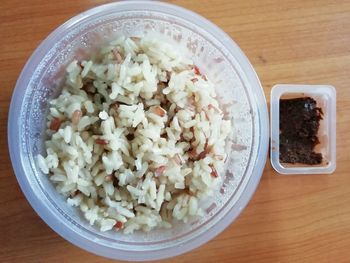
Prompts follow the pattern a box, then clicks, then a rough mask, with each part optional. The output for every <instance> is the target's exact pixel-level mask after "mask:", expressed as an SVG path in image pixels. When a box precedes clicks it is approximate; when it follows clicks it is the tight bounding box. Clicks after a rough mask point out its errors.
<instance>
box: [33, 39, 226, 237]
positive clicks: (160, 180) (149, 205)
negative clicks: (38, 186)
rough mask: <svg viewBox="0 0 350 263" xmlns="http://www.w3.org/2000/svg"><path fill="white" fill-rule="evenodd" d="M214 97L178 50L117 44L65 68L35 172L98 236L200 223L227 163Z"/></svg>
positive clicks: (145, 42) (158, 44) (141, 42)
mask: <svg viewBox="0 0 350 263" xmlns="http://www.w3.org/2000/svg"><path fill="white" fill-rule="evenodd" d="M215 97H216V94H215V89H214V85H213V83H211V82H210V81H209V80H207V78H206V77H205V76H204V75H202V74H201V73H200V72H199V70H198V68H197V67H196V66H194V65H193V62H192V61H191V60H189V59H187V58H185V57H183V56H182V55H181V54H180V52H179V51H177V50H176V47H174V46H173V45H171V44H169V43H165V42H163V41H159V40H157V39H154V38H149V37H144V38H124V37H121V38H119V39H117V40H115V41H113V42H111V43H110V45H109V46H107V47H104V48H103V49H102V51H101V59H99V60H96V61H91V60H89V61H81V62H78V61H76V60H75V61H72V62H71V63H70V64H69V65H68V67H67V77H66V83H65V85H64V87H63V90H62V93H61V94H60V95H59V96H58V97H57V98H56V99H54V100H52V101H50V111H49V114H48V116H47V127H48V129H47V135H48V136H49V140H47V141H46V142H45V147H46V157H43V156H42V155H38V157H37V162H38V165H39V167H40V169H41V171H42V172H43V173H45V174H48V175H49V178H50V180H51V181H52V182H53V183H54V184H55V185H56V189H57V191H58V192H59V193H61V194H63V195H64V196H65V197H66V198H67V203H68V204H69V205H71V206H76V207H79V208H80V210H81V211H82V213H83V214H84V217H85V218H86V220H88V221H89V223H90V224H91V225H97V226H98V227H99V228H100V230H101V231H108V230H111V229H114V230H117V231H118V230H121V229H122V230H123V232H124V233H126V234H127V233H132V232H133V231H135V230H143V231H149V230H151V229H153V228H155V227H171V222H172V220H174V219H175V220H182V221H183V222H187V221H188V219H189V218H190V217H192V216H201V215H203V211H202V209H201V208H200V205H199V202H200V200H202V199H205V198H207V197H208V196H210V195H212V194H213V193H214V191H216V190H217V187H216V186H217V184H218V182H219V181H220V176H218V175H219V174H221V173H222V168H223V162H224V160H225V159H226V154H225V152H224V149H225V147H224V145H225V139H226V137H227V135H228V133H229V132H230V129H231V122H230V121H229V120H224V119H223V114H222V112H221V110H220V109H219V105H218V101H217V100H216V99H215Z"/></svg>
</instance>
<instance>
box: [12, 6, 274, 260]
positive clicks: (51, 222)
mask: <svg viewBox="0 0 350 263" xmlns="http://www.w3.org/2000/svg"><path fill="white" fill-rule="evenodd" d="M121 6H124V8H126V7H129V10H144V11H151V12H152V11H158V12H164V11H166V13H167V14H171V15H174V16H178V17H180V18H182V19H185V20H186V21H188V22H190V23H191V24H194V25H195V26H199V27H201V28H205V31H207V32H208V33H209V34H211V35H215V36H216V37H217V39H218V41H219V42H221V44H222V45H224V46H225V47H226V48H227V49H228V50H229V51H230V53H234V54H235V57H236V58H237V61H238V62H239V64H240V66H241V68H242V69H243V71H244V73H245V75H246V77H247V79H248V80H249V83H250V84H251V86H255V87H257V89H256V92H255V93H254V96H255V103H256V104H257V109H258V113H259V116H256V120H258V121H259V127H260V129H259V131H260V134H258V136H259V137H260V138H259V140H260V142H259V144H258V149H257V152H258V153H259V154H258V156H259V158H257V159H256V160H255V162H254V163H253V164H254V168H253V170H252V174H254V176H251V177H250V178H249V180H248V182H247V184H246V187H245V189H244V191H245V192H248V193H249V194H248V195H243V194H242V195H241V196H240V197H239V199H238V200H237V202H236V204H235V207H236V209H231V210H230V211H229V212H228V213H226V214H225V215H224V217H222V218H221V220H220V221H219V222H221V223H220V224H218V223H216V224H215V225H214V226H213V227H212V228H211V229H210V231H207V232H204V233H203V234H202V235H199V236H197V237H194V238H193V239H191V241H196V242H187V243H185V244H182V245H181V246H174V247H170V248H165V249H159V250H153V251H138V252H135V251H134V252H133V253H130V251H126V250H119V249H115V248H111V247H106V246H104V245H102V244H99V243H96V242H94V241H93V240H90V239H87V238H86V237H84V236H82V235H80V234H79V235H77V233H76V232H75V231H73V230H72V229H70V228H67V227H66V225H64V224H62V223H60V222H58V221H57V220H56V217H55V215H54V214H53V213H52V212H51V211H50V209H48V207H47V206H46V205H45V204H44V203H43V202H41V200H39V198H38V197H37V196H36V195H35V193H34V191H33V189H32V188H31V185H30V182H29V181H28V180H27V179H26V177H25V176H22V175H24V174H25V169H24V167H23V166H22V165H20V164H22V161H21V156H20V154H19V152H20V151H19V149H20V145H19V144H13V143H11V142H16V141H17V140H18V138H19V131H20V127H19V123H18V122H17V121H16V120H18V118H17V117H18V116H20V111H21V105H22V101H23V98H24V92H23V91H24V90H25V89H26V88H27V86H28V84H29V80H30V79H29V78H28V79H26V78H25V77H24V75H25V74H30V75H32V73H34V71H35V69H36V65H38V64H39V63H40V61H41V59H42V56H43V55H44V54H46V53H47V51H48V50H50V49H51V47H52V44H51V43H52V42H53V41H55V39H58V36H59V35H60V34H62V33H63V32H65V30H67V29H69V28H70V27H72V26H74V25H77V24H79V23H80V22H81V21H82V20H84V19H86V18H88V17H91V16H93V15H97V14H98V13H101V12H102V13H103V12H104V11H106V10H108V9H110V8H116V7H121ZM137 6H142V8H139V7H137ZM136 7H137V8H136ZM179 14H180V15H179ZM263 119H264V120H266V121H265V122H264V123H263ZM268 123H269V116H268V112H267V104H266V99H265V96H264V93H263V90H262V87H261V84H260V81H259V79H258V76H257V74H256V72H255V70H254V69H253V67H252V65H251V64H250V62H249V60H248V58H247V57H246V56H245V54H244V53H243V52H242V50H241V49H240V48H239V46H238V45H237V44H236V43H235V42H234V41H233V40H232V39H231V38H230V37H229V36H228V35H227V34H226V33H225V32H223V31H222V30H221V29H220V28H219V27H217V26H216V25H215V24H213V23H212V22H210V21H209V20H207V19H206V18H203V17H202V16H200V15H198V14H196V13H194V12H193V11H190V10H187V9H185V8H182V7H179V6H176V5H172V4H168V3H163V2H157V1H125V2H116V3H109V4H104V5H100V6H97V7H94V8H92V9H89V10H87V11H84V12H82V13H80V14H78V15H76V16H74V17H73V18H71V19H69V20H68V21H66V22H65V23H63V24H62V25H61V26H59V27H58V28H56V29H55V30H54V31H52V32H51V33H50V34H49V36H48V37H47V38H45V39H44V40H43V41H42V42H41V44H40V45H39V46H38V47H37V48H36V50H35V51H34V52H33V54H32V55H31V57H30V58H29V59H28V61H27V62H26V64H25V66H24V68H23V70H22V72H21V74H20V76H19V78H18V80H17V82H16V87H15V89H14V91H13V95H12V99H11V103H10V110H9V115H8V147H9V151H10V157H11V162H12V165H13V169H14V172H15V175H16V177H17V181H18V182H19V185H20V187H21V189H22V192H23V193H24V195H25V196H26V198H27V200H28V201H29V203H30V204H31V206H32V207H33V208H34V210H35V211H36V213H37V214H38V215H39V216H40V217H41V218H42V219H43V220H44V221H45V222H46V224H47V225H48V226H50V227H51V228H52V229H53V230H54V231H55V232H56V233H58V234H59V235H60V236H62V237H63V238H64V239H66V240H68V241H70V242H71V243H73V244H75V245H76V246H78V247H80V248H82V249H84V250H87V251H89V252H91V253H95V254H98V255H100V256H104V257H108V258H112V259H122V260H136V261H142V260H155V259H163V258H168V257H172V256H176V255H180V254H183V253H185V252H188V251H190V250H192V249H194V248H197V247H199V246H201V245H202V244H204V243H206V242H208V241H209V240H211V239H213V238H214V237H215V236H217V235H218V234H219V233H221V232H222V231H223V230H224V229H226V228H227V227H228V225H229V224H231V223H232V222H233V221H234V220H235V218H236V217H237V216H238V215H239V214H240V212H241V211H242V210H243V209H244V207H245V206H246V205H247V204H248V202H249V200H250V199H251V197H252V196H253V194H254V192H255V190H256V187H257V185H258V183H259V181H260V178H261V175H262V172H263V168H264V166H265V163H266V159H267V152H268V140H269V130H268V127H269V125H268ZM262 127H267V129H265V130H264V129H263V128H262ZM237 207H238V209H237Z"/></svg>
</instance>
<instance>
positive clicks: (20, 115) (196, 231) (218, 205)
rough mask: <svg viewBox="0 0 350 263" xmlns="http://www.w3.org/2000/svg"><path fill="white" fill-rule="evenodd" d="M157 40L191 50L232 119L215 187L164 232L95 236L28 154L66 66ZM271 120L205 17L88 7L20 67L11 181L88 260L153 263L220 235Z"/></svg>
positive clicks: (257, 172)
mask: <svg viewBox="0 0 350 263" xmlns="http://www.w3.org/2000/svg"><path fill="white" fill-rule="evenodd" d="M150 33H156V34H160V35H162V36H163V37H166V38H168V39H169V41H170V39H172V41H174V42H175V43H177V44H178V46H179V47H184V48H185V49H187V51H189V53H190V56H191V57H192V58H193V60H194V61H195V63H196V64H197V65H198V66H199V67H200V69H201V70H202V71H203V72H204V73H205V74H207V75H208V77H209V78H210V79H211V80H212V81H214V82H215V83H216V84H217V93H218V95H219V100H220V101H221V104H222V105H226V110H229V111H231V112H232V114H233V116H234V117H233V121H234V131H233V133H232V135H231V138H230V140H228V141H227V151H228V152H229V158H228V160H227V161H226V163H225V173H224V174H221V175H220V176H221V177H222V179H223V180H222V185H221V186H220V189H219V190H218V191H217V193H216V194H215V196H213V197H212V198H211V199H210V202H207V203H205V204H203V206H204V208H205V211H206V214H205V216H204V217H203V218H201V219H196V220H192V221H191V222H190V223H188V224H180V223H177V224H176V223H175V224H174V227H173V228H172V229H170V230H164V229H159V230H155V231H152V232H150V233H146V234H145V233H141V232H137V233H135V234H132V235H123V234H121V233H117V232H115V231H109V232H107V233H106V232H104V233H102V232H100V231H99V230H98V229H97V228H95V227H93V226H90V225H89V224H88V223H87V222H86V221H85V220H84V219H83V218H82V216H81V214H80V213H79V211H78V210H77V209H75V208H72V207H69V206H68V205H67V204H66V202H65V200H64V198H63V197H62V196H61V195H59V194H58V193H57V192H56V191H55V188H54V186H53V184H51V182H49V180H48V178H47V176H45V175H43V174H42V173H41V172H40V170H39V169H38V166H37V163H36V159H35V156H36V155H37V154H38V153H41V152H43V150H44V149H43V140H44V138H43V134H44V129H45V115H46V114H47V110H48V107H47V102H48V100H49V99H51V98H53V97H54V96H56V95H57V94H58V92H59V91H60V86H61V85H60V84H61V83H62V79H63V76H64V72H65V66H66V65H67V64H68V63H69V62H70V61H71V60H72V59H73V58H77V59H81V58H84V57H87V56H89V54H91V52H95V51H96V50H98V48H99V47H100V46H101V45H103V44H104V43H106V42H108V41H109V40H110V39H113V38H115V37H116V36H118V35H127V36H142V35H144V34H150ZM268 129H269V121H268V114H267V107H266V101H265V98H264V95H263V92H262V88H261V86H260V82H259V80H258V78H257V76H256V74H255V71H254V69H253V68H252V66H251V65H250V63H249V61H248V59H247V58H246V57H245V55H244V54H243V52H242V51H241V50H240V49H239V47H238V46H237V45H236V44H235V43H234V42H233V41H232V40H231V38H230V37H229V36H227V35H226V34H225V33H224V32H223V31H221V30H220V29H219V28H218V27H216V26H215V25H214V24H212V23H211V22H209V21H208V20H206V19H204V18H203V17H201V16H199V15H197V14H195V13H193V12H191V11H188V10H185V9H183V8H180V7H176V6H173V5H170V4H165V3H159V2H153V1H150V2H147V1H145V2H139V1H131V2H119V3H112V4H107V5H103V6H100V7H97V8H93V9H91V10H89V11H87V12H84V13H81V14H80V15H78V16H76V17H74V18H72V19H70V20H69V21H68V22H66V23H64V24H63V25H62V26H60V27H59V28H57V29H56V30H55V31H54V32H53V33H51V34H50V35H49V36H48V37H47V38H46V39H45V40H44V41H43V42H42V43H41V44H40V46H39V47H38V48H37V49H36V50H35V52H34V53H33V55H32V56H31V58H30V59H29V61H28V62H27V64H26V65H25V67H24V69H23V71H22V73H21V75H20V77H19V79H18V81H17V84H16V88H15V90H14V93H13V97H12V101H11V107H10V113H9V122H8V141H9V148H10V154H11V161H12V165H13V168H14V170H15V174H16V177H17V180H18V182H19V184H20V186H21V188H22V191H23V192H24V194H25V196H26V198H27V199H28V201H29V202H30V204H31V205H32V207H33V208H34V209H35V211H36V212H37V213H38V214H39V215H40V217H41V218H42V219H43V220H44V221H45V222H46V223H47V224H48V225H49V226H50V227H51V228H52V229H54V230H55V231H56V232H57V233H58V234H60V235H61V236H62V237H64V238H65V239H67V240H69V241H70V242H72V243H73V244H75V245H77V246H79V247H81V248H83V249H86V250H88V251H90V252H92V253H95V254H98V255H101V256H105V257H109V258H114V259H123V260H152V259H161V258H166V257H171V256H175V255H179V254H182V253H185V252H187V251H189V250H191V249H193V248H195V247H198V246H200V245H201V244H203V243H205V242H207V241H208V240H210V239H212V238H213V237H214V236H216V235H217V234H218V233H220V232H221V231H223V230H224V229H225V228H226V227H227V226H228V225H229V224H230V223H231V222H232V221H233V220H234V219H235V218H236V217H237V216H238V215H239V213H240V212H241V211H242V209H243V208H244V207H245V205H246V204H247V203H248V201H249V199H250V198H251V196H252V195H253V193H254V191H255V189H256V186H257V184H258V183H259V180H260V177H261V174H262V171H263V169H264V166H265V162H266V156H267V147H268Z"/></svg>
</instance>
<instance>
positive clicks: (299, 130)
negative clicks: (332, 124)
mask: <svg viewBox="0 0 350 263" xmlns="http://www.w3.org/2000/svg"><path fill="white" fill-rule="evenodd" d="M322 115H323V112H322V109H321V108H319V107H317V103H316V101H315V100H314V99H313V98H311V97H301V98H294V99H281V100H280V145H279V147H280V156H279V158H280V162H282V163H291V164H294V163H302V164H308V165H315V164H321V163H322V159H323V158H322V154H321V153H317V152H315V151H314V149H315V146H316V145H317V144H319V143H320V141H319V139H318V137H317V133H318V129H319V127H320V120H322Z"/></svg>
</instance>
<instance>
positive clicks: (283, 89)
mask: <svg viewBox="0 0 350 263" xmlns="http://www.w3.org/2000/svg"><path fill="white" fill-rule="evenodd" d="M307 96H309V97H312V98H314V99H315V100H316V102H317V105H318V106H319V107H321V108H322V110H323V114H324V115H323V120H321V122H320V128H319V132H318V137H319V138H320V141H321V143H320V144H319V146H316V151H319V152H321V153H322V155H323V157H324V161H323V162H322V164H321V165H303V164H283V163H281V162H280V159H279V122H280V121H279V120H280V116H279V101H280V99H281V98H297V97H307ZM270 116H271V117H270V119H271V144H270V151H271V152H270V153H271V156H270V161H271V164H272V166H273V168H274V169H275V170H276V171H277V172H278V173H280V174H285V175H289V174H331V173H333V172H334V170H335V168H336V90H335V88H334V87H333V86H330V85H295V84H278V85H275V86H274V87H273V88H272V91H271V100H270Z"/></svg>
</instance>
